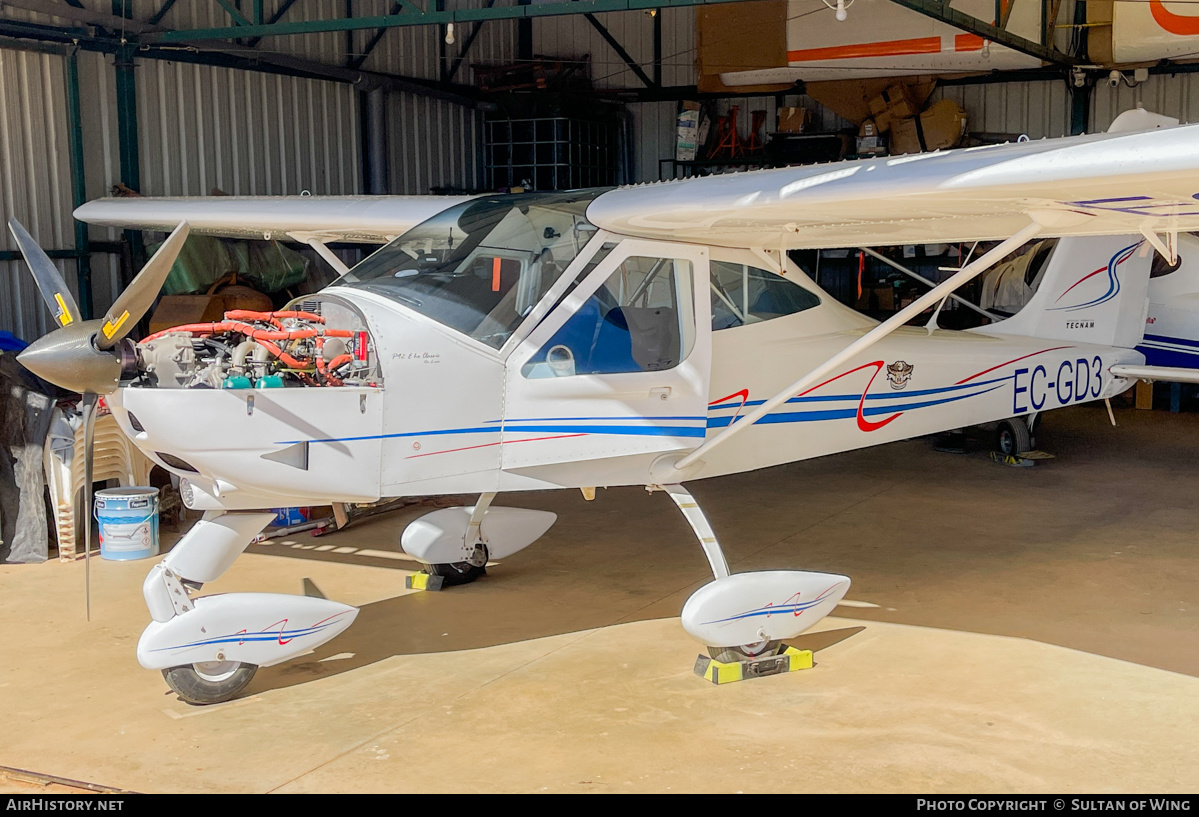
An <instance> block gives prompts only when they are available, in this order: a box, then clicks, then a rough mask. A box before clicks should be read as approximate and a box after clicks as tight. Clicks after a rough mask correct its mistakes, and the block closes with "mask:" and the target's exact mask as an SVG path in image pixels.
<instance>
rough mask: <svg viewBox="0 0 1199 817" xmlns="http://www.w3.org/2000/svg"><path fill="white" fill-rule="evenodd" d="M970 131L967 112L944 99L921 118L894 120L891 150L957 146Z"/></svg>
mask: <svg viewBox="0 0 1199 817" xmlns="http://www.w3.org/2000/svg"><path fill="white" fill-rule="evenodd" d="M965 133H966V112H965V111H963V110H962V109H961V108H960V107H959V106H958V105H957V103H955V102H951V101H949V100H948V99H943V100H941V101H940V102H937V103H936V104H934V105H933V106H932V107H931V108H929V109H928V110H927V111H925V112H924V113H922V114H920V116H918V117H912V118H911V119H901V120H898V121H893V122H892V123H891V153H892V155H898V154H902V153H920V152H921V151H926V150H941V149H942V148H952V147H957V146H958V145H960V144H961V143H962V137H963V136H964V135H965Z"/></svg>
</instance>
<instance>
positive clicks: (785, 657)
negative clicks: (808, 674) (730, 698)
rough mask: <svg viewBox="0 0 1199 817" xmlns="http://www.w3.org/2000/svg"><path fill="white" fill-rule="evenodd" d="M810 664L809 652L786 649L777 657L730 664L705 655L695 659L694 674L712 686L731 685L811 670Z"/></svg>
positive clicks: (810, 652)
mask: <svg viewBox="0 0 1199 817" xmlns="http://www.w3.org/2000/svg"><path fill="white" fill-rule="evenodd" d="M812 664H813V662H812V651H811V650H797V649H795V647H787V649H785V650H783V651H782V652H781V653H779V654H778V655H767V656H763V657H761V658H754V659H752V660H749V661H737V662H734V663H731V664H724V663H721V662H720V661H717V660H715V659H713V658H709V657H708V656H706V655H701V656H699V657H697V658H696V659H695V674H696V675H698V676H699V677H700V678H703V679H704V680H705V681H711V682H712V683H714V684H731V683H733V682H734V681H745V680H748V679H750V678H763V677H765V676H767V675H781V674H782V673H784V672H796V671H798V670H801V669H811V668H812Z"/></svg>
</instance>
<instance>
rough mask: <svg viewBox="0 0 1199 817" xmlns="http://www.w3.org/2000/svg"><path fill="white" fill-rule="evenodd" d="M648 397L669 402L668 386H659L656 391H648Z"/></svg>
mask: <svg viewBox="0 0 1199 817" xmlns="http://www.w3.org/2000/svg"><path fill="white" fill-rule="evenodd" d="M649 396H650V397H651V398H652V397H657V398H658V399H659V400H669V399H670V386H659V387H658V388H656V389H650V390H649Z"/></svg>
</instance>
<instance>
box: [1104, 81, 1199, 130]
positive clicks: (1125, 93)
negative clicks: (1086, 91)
mask: <svg viewBox="0 0 1199 817" xmlns="http://www.w3.org/2000/svg"><path fill="white" fill-rule="evenodd" d="M1128 75H1129V77H1130V78H1131V76H1132V72H1131V71H1129V72H1128ZM1138 105H1140V106H1142V107H1144V108H1145V109H1146V110H1149V111H1153V112H1154V113H1160V114H1163V115H1165V116H1173V117H1175V118H1176V119H1178V120H1180V121H1181V122H1184V123H1187V122H1196V121H1199V75H1197V74H1177V75H1175V76H1168V75H1165V74H1162V75H1157V76H1152V77H1150V78H1149V79H1148V80H1146V81H1145V82H1142V83H1140V84H1139V85H1137V86H1135V87H1129V86H1128V85H1127V84H1126V83H1124V82H1121V83H1120V85H1119V87H1117V88H1112V87H1110V86H1109V85H1108V84H1107V83H1106V82H1101V83H1099V85H1098V86H1097V87H1096V88H1095V96H1094V100H1093V102H1092V103H1091V122H1090V126H1089V127H1088V130H1089V131H1091V132H1096V131H1101V130H1107V127H1108V125H1110V124H1111V123H1112V120H1113V119H1115V118H1116V117H1117V116H1119V115H1120V114H1122V113H1124V112H1125V111H1128V110H1131V109H1133V108H1136V107H1137V106H1138Z"/></svg>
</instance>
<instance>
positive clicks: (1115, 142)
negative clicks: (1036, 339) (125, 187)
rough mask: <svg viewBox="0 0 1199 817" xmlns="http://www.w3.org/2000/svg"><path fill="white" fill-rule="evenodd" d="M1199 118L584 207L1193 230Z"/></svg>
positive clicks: (373, 221) (302, 205) (704, 231)
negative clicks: (1192, 121) (1194, 121)
mask: <svg viewBox="0 0 1199 817" xmlns="http://www.w3.org/2000/svg"><path fill="white" fill-rule="evenodd" d="M1197 196H1199V125H1188V126H1179V127H1172V128H1159V129H1157V130H1151V131H1143V132H1137V133H1107V134H1096V135H1092V136H1081V137H1064V138H1060V139H1043V140H1040V141H1036V142H1017V143H1012V144H1006V145H987V146H983V147H975V148H965V149H962V150H948V151H937V152H933V153H919V154H913V155H910V156H895V157H889V158H878V159H864V160H858V161H849V162H836V163H832V164H825V165H815V166H805V167H789V168H779V169H775V170H759V171H752V172H747V173H732V174H726V175H719V176H707V177H702V178H694V179H684V180H678V181H669V182H656V183H651V184H640V185H632V186H628V187H622V188H618V189H615V190H610V191H607V192H604V193H601V194H600V195H599V196H598V197H597V198H596V199H595V200H594V201H593V202H592V203H591V205H590V206H589V207H588V210H587V216H588V219H589V220H590V221H591V222H592V223H594V224H596V225H597V226H599V227H602V228H605V229H607V230H610V231H612V232H614V233H619V234H622V235H627V236H634V237H640V238H648V239H662V240H673V241H690V242H695V243H699V244H714V245H719V246H725V247H748V248H754V247H769V248H772V249H773V248H776V247H784V248H787V249H816V248H833V247H860V246H876V245H880V244H916V243H944V242H955V241H969V240H991V239H1004V238H1008V237H1009V236H1012V235H1014V234H1015V233H1017V232H1019V231H1020V230H1022V229H1023V228H1025V227H1027V226H1028V225H1029V224H1030V223H1036V224H1038V225H1039V226H1040V228H1041V229H1040V234H1041V235H1056V236H1066V235H1112V234H1120V233H1138V232H1139V233H1143V234H1148V235H1149V236H1150V237H1151V239H1152V240H1153V242H1154V244H1155V246H1156V245H1157V244H1159V243H1160V242H1158V241H1157V239H1156V236H1157V235H1158V234H1168V233H1173V232H1177V231H1191V230H1199V201H1196V197H1197ZM469 198H471V197H467V196H278V197H271V196H228V197H224V196H221V197H196V198H151V197H147V198H115V199H100V200H97V201H93V202H89V203H88V204H85V205H83V206H82V207H80V208H79V209H78V210H76V211H75V215H76V217H78V218H79V219H80V220H82V221H86V222H88V223H89V224H96V225H102V226H110V227H140V228H144V229H157V230H163V231H167V230H170V229H173V228H174V226H175V225H176V224H178V223H180V222H182V221H186V222H188V223H189V224H190V225H191V228H192V231H193V232H196V233H200V234H211V235H223V236H230V237H243V238H264V237H276V238H277V237H279V236H281V235H284V234H286V235H290V236H292V237H295V238H297V239H298V240H309V239H311V238H315V239H318V240H320V241H330V240H335V241H361V242H369V243H381V242H385V241H388V240H390V239H392V238H394V237H395V236H397V235H400V234H402V233H403V232H405V231H406V230H407V229H409V228H410V227H413V226H415V225H416V224H419V223H420V222H422V221H424V220H425V219H427V218H430V217H432V216H434V215H436V214H437V213H439V212H441V211H442V210H444V209H447V208H449V207H452V206H454V205H456V204H459V203H461V202H464V201H467V200H469Z"/></svg>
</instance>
